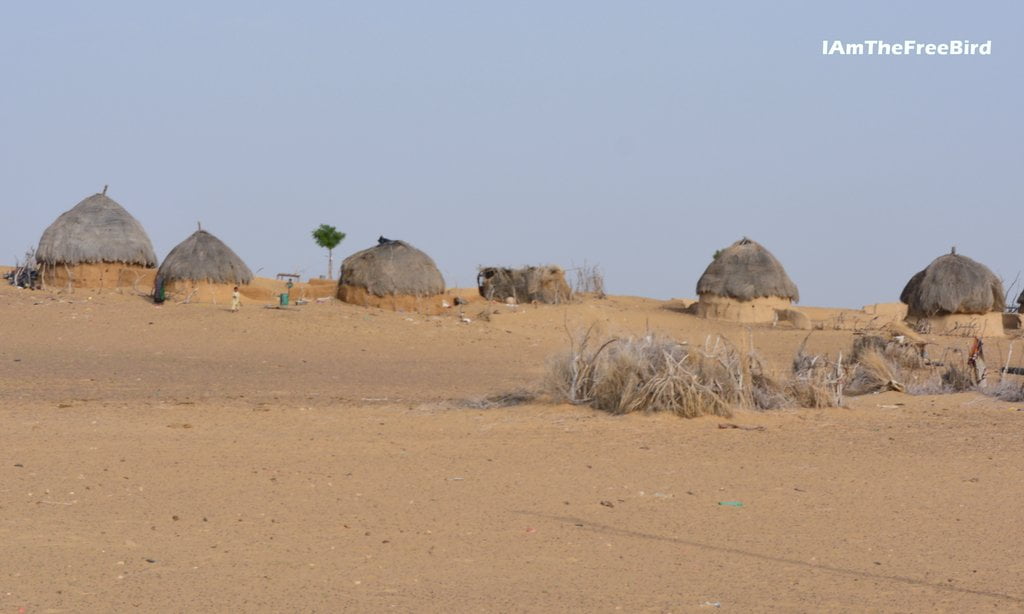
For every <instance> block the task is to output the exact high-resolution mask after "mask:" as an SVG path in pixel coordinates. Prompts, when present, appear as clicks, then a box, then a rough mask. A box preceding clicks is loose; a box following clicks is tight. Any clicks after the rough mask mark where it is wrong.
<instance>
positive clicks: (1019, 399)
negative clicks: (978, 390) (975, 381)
mask: <svg viewBox="0 0 1024 614" xmlns="http://www.w3.org/2000/svg"><path fill="white" fill-rule="evenodd" d="M982 392H983V393H985V394H986V395H988V396H990V397H995V398H997V399H999V400H1000V401H1006V402H1007V403H1024V383H1021V382H1010V381H1007V380H1005V379H1004V380H1003V381H1001V382H999V383H998V384H996V385H995V386H989V387H987V388H983V389H982Z"/></svg>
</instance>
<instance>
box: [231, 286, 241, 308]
mask: <svg viewBox="0 0 1024 614" xmlns="http://www.w3.org/2000/svg"><path fill="white" fill-rule="evenodd" d="M241 304H242V297H241V295H240V294H239V293H238V286H235V289H234V290H233V291H232V292H231V311H232V312H236V311H238V308H239V306H241Z"/></svg>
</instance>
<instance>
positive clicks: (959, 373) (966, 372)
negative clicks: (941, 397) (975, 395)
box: [942, 365, 976, 392]
mask: <svg viewBox="0 0 1024 614" xmlns="http://www.w3.org/2000/svg"><path fill="white" fill-rule="evenodd" d="M975 384H976V383H975V381H974V375H972V373H971V371H970V369H969V368H967V367H966V366H958V365H949V366H948V367H946V370H945V371H943V372H942V387H943V389H944V390H945V391H946V392H966V391H968V390H974V388H975Z"/></svg>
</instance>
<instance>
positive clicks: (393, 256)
mask: <svg viewBox="0 0 1024 614" xmlns="http://www.w3.org/2000/svg"><path fill="white" fill-rule="evenodd" d="M338 284H339V285H342V286H356V287H360V288H365V289H366V291H367V292H369V293H370V294H374V295H376V296H389V295H395V294H399V295H408V296H433V295H435V294H441V293H442V292H444V278H443V277H442V276H441V271H439V270H438V269H437V265H436V264H434V261H433V260H432V259H431V258H430V256H428V255H426V254H425V253H423V252H421V251H420V250H418V249H416V248H415V247H413V246H411V245H409V244H408V243H406V242H405V241H392V240H388V239H385V240H383V241H381V242H379V243H378V244H377V245H374V246H373V247H371V248H369V249H364V250H363V251H361V252H356V253H354V254H352V255H351V256H349V257H348V258H345V261H344V262H342V263H341V276H340V278H339V279H338Z"/></svg>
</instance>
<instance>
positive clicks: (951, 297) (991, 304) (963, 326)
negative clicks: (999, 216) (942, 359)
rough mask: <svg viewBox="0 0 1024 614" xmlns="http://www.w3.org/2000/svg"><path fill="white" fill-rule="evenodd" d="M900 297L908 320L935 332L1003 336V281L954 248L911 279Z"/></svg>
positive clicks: (1004, 304)
mask: <svg viewBox="0 0 1024 614" xmlns="http://www.w3.org/2000/svg"><path fill="white" fill-rule="evenodd" d="M900 300H901V301H903V302H904V303H906V305H907V321H908V322H910V323H912V324H915V325H917V326H918V327H921V328H927V329H928V332H932V333H935V334H962V335H973V336H986V337H990V336H996V337H998V336H1002V335H1003V317H1002V311H1003V309H1004V308H1005V307H1006V297H1005V296H1004V292H1003V282H1002V281H1000V280H999V278H998V277H996V275H995V273H993V272H992V271H991V270H990V269H989V268H988V267H987V266H985V265H983V264H981V263H980V262H975V261H974V260H971V259H970V258H968V257H967V256H961V255H959V254H957V253H956V249H953V250H952V251H951V252H950V253H948V254H946V255H945V256H939V257H938V258H936V259H935V260H933V261H932V263H931V264H929V265H928V267H927V268H925V269H924V270H923V271H921V272H919V273H917V274H916V275H914V276H913V277H911V278H910V281H908V282H907V285H906V287H905V288H903V292H902V293H901V294H900Z"/></svg>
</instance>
